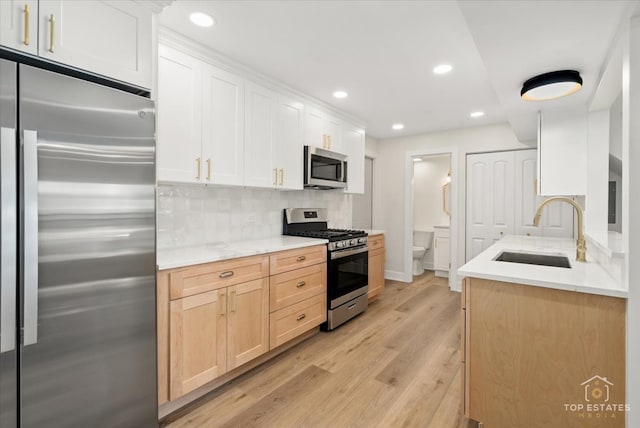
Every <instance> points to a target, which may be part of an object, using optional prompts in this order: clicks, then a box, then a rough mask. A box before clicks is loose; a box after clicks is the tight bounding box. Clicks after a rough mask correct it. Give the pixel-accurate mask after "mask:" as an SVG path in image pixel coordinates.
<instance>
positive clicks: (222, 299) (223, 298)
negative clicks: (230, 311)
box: [220, 293, 227, 316]
mask: <svg viewBox="0 0 640 428" xmlns="http://www.w3.org/2000/svg"><path fill="white" fill-rule="evenodd" d="M220 303H221V304H222V310H221V311H220V315H221V316H223V315H226V314H227V295H226V294H224V293H220Z"/></svg>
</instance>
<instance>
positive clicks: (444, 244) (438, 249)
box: [433, 228, 451, 272]
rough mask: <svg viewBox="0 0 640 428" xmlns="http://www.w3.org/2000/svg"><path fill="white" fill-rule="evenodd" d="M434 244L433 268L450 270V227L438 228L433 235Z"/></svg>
mask: <svg viewBox="0 0 640 428" xmlns="http://www.w3.org/2000/svg"><path fill="white" fill-rule="evenodd" d="M433 246H434V253H433V269H434V270H435V271H441V272H449V251H450V250H451V245H450V239H449V229H441V228H437V229H436V231H435V233H434V236H433Z"/></svg>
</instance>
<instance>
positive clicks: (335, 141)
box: [324, 116, 345, 153]
mask: <svg viewBox="0 0 640 428" xmlns="http://www.w3.org/2000/svg"><path fill="white" fill-rule="evenodd" d="M324 129H325V133H326V134H327V137H328V143H329V144H328V147H327V149H328V150H331V151H333V152H338V153H345V150H344V147H343V146H342V121H341V120H340V119H337V118H335V117H333V116H326V118H325V121H324Z"/></svg>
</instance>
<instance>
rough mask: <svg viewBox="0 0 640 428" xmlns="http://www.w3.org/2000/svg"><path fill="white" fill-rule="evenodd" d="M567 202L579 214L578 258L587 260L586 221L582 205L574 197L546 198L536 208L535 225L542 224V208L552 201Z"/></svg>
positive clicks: (581, 260) (578, 259) (583, 260)
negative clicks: (584, 220)
mask: <svg viewBox="0 0 640 428" xmlns="http://www.w3.org/2000/svg"><path fill="white" fill-rule="evenodd" d="M556 201H558V202H566V203H568V204H570V205H571V206H573V208H575V210H576V214H577V216H578V239H577V241H576V260H577V261H579V262H586V261H587V244H586V242H585V240H584V222H583V217H582V207H581V206H580V205H579V204H578V203H577V202H576V201H574V200H573V199H571V198H567V197H564V196H554V197H552V198H549V199H545V200H544V201H542V203H541V204H540V205H539V206H538V209H537V210H536V215H535V217H533V225H534V226H536V227H538V226H539V225H540V218H541V217H542V209H543V208H544V207H545V206H547V205H549V204H550V203H551V202H556Z"/></svg>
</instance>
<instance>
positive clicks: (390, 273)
mask: <svg viewBox="0 0 640 428" xmlns="http://www.w3.org/2000/svg"><path fill="white" fill-rule="evenodd" d="M384 279H391V280H393V281H401V282H406V281H405V280H404V272H398V271H396V270H385V271H384Z"/></svg>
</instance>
